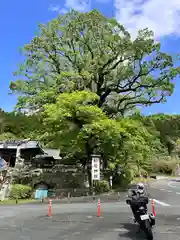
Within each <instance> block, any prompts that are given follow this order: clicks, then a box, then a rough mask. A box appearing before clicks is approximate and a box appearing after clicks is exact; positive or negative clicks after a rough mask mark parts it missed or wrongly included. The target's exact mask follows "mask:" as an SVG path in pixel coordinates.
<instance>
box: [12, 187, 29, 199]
mask: <svg viewBox="0 0 180 240" xmlns="http://www.w3.org/2000/svg"><path fill="white" fill-rule="evenodd" d="M31 195H32V188H31V187H30V186H27V185H22V184H14V185H13V186H12V189H11V193H10V198H11V199H17V198H18V199H29V198H31Z"/></svg>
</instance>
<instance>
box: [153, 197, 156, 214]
mask: <svg viewBox="0 0 180 240" xmlns="http://www.w3.org/2000/svg"><path fill="white" fill-rule="evenodd" d="M152 213H153V215H154V216H155V217H156V211H155V206H154V199H152Z"/></svg>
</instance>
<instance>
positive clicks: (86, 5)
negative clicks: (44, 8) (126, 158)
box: [49, 0, 91, 14]
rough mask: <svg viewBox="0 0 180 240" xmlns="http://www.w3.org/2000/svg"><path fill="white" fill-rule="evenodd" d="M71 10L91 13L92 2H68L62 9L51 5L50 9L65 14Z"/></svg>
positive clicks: (85, 0) (89, 0)
mask: <svg viewBox="0 0 180 240" xmlns="http://www.w3.org/2000/svg"><path fill="white" fill-rule="evenodd" d="M71 8H73V9H75V10H77V11H80V12H84V11H89V10H91V0H66V1H65V4H64V5H63V6H62V8H61V7H60V5H51V6H50V8H49V9H50V10H51V11H53V12H58V13H63V14H64V13H67V12H68V10H69V9H71Z"/></svg>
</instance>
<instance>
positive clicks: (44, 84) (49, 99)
mask: <svg viewBox="0 0 180 240" xmlns="http://www.w3.org/2000/svg"><path fill="white" fill-rule="evenodd" d="M22 52H23V54H24V56H25V58H26V60H25V62H24V63H23V64H21V66H20V69H19V71H17V72H16V73H15V75H17V76H18V75H20V76H23V77H25V78H26V81H25V80H17V81H16V82H13V83H11V89H12V91H13V92H17V93H20V94H21V96H20V98H19V101H18V105H17V108H18V109H22V108H32V109H38V110H40V109H42V106H43V105H44V104H45V103H54V102H55V101H56V96H57V95H58V94H59V93H62V92H66V91H72V90H73V91H74V90H87V89H88V90H90V91H92V92H94V93H96V94H97V95H98V96H99V101H98V106H99V107H102V108H103V109H104V110H105V111H107V112H108V114H109V115H114V114H122V115H123V114H124V113H125V112H127V111H128V110H129V109H133V108H134V107H136V106H137V104H138V105H145V106H146V105H151V104H153V103H159V102H164V101H165V100H166V97H167V96H170V95H171V94H172V92H173V88H174V85H173V83H172V80H173V79H174V78H175V77H176V76H177V75H178V74H179V68H175V67H174V65H173V61H172V58H171V56H169V55H167V54H166V53H163V52H161V51H160V44H159V43H157V42H155V41H154V39H153V33H152V32H151V31H149V30H148V29H144V30H141V31H139V33H138V36H137V38H136V39H135V40H134V41H132V40H131V36H130V34H129V33H128V32H127V31H126V29H125V28H124V27H123V26H122V25H120V24H119V23H118V22H117V21H116V20H115V19H109V18H106V17H105V16H103V15H102V14H101V13H99V12H98V11H97V10H93V11H91V12H89V13H79V12H77V11H74V10H72V11H70V12H69V13H67V14H65V15H64V16H63V15H59V16H58V18H56V19H53V20H52V21H50V22H48V23H47V24H40V25H39V34H38V35H37V36H36V37H34V38H33V39H32V40H31V42H30V43H29V44H26V45H25V46H24V48H23V50H22Z"/></svg>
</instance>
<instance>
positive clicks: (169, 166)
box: [153, 160, 177, 174]
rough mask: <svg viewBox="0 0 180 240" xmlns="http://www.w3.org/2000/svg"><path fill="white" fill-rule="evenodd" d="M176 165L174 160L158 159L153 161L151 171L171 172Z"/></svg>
mask: <svg viewBox="0 0 180 240" xmlns="http://www.w3.org/2000/svg"><path fill="white" fill-rule="evenodd" d="M176 165H177V161H176V160H171V161H167V160H160V161H157V162H154V163H153V172H154V173H164V174H173V172H174V171H175V168H176Z"/></svg>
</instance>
